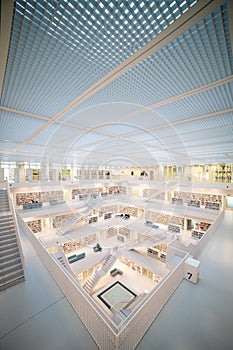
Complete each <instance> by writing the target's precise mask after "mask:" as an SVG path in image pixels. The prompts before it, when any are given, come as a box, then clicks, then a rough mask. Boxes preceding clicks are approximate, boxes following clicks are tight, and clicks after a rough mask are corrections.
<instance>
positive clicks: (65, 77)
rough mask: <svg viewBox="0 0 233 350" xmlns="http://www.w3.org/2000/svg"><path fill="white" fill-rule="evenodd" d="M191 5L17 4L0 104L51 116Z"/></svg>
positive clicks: (189, 0)
mask: <svg viewBox="0 0 233 350" xmlns="http://www.w3.org/2000/svg"><path fill="white" fill-rule="evenodd" d="M195 2H196V1H194V0H184V1H182V3H180V1H145V2H143V1H141V2H140V3H139V4H138V2H135V1H121V2H119V1H118V0H117V1H102V2H101V1H67V0H61V1H55V0H54V1H52V0H50V1H43V0H40V1H35V0H27V1H26V0H18V1H16V2H15V10H14V22H13V29H12V37H11V43H10V51H9V57H8V62H7V71H6V76H5V82H4V89H3V96H2V103H3V104H5V105H8V106H9V105H10V106H11V107H13V108H16V109H20V110H24V111H25V110H26V111H28V112H32V113H36V114H42V115H45V116H48V117H51V116H53V115H54V114H56V113H57V112H58V111H59V110H61V109H62V108H64V107H65V106H66V105H67V104H69V103H70V102H71V101H72V100H73V99H74V98H76V97H77V96H79V95H80V94H81V93H82V92H83V91H85V90H86V89H87V88H89V87H90V86H91V85H93V84H94V83H95V82H96V81H98V80H99V79H100V78H101V77H103V76H104V75H105V74H106V73H108V72H109V71H110V70H112V69H113V68H114V67H116V66H118V65H119V64H120V63H121V62H123V61H124V60H125V59H127V58H128V57H129V56H130V55H132V54H133V53H134V52H136V51H137V50H138V49H139V48H141V47H142V46H143V45H144V44H146V43H147V42H148V41H150V40H151V39H152V38H153V37H155V36H156V35H157V34H159V33H160V32H161V31H162V30H163V29H165V28H166V27H167V26H169V24H171V23H173V22H174V20H175V19H176V18H179V17H180V16H181V14H182V13H184V12H186V11H187V10H188V9H189V8H190V6H192V5H193V4H194V3H195Z"/></svg>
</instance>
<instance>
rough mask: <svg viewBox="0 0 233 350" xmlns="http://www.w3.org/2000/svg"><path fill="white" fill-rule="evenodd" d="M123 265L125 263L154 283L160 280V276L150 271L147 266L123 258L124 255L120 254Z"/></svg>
mask: <svg viewBox="0 0 233 350" xmlns="http://www.w3.org/2000/svg"><path fill="white" fill-rule="evenodd" d="M119 260H120V261H121V262H122V263H123V264H124V265H126V266H127V267H128V268H129V269H132V270H133V271H135V272H137V273H139V274H141V275H143V276H145V277H147V278H149V279H151V280H152V281H153V282H154V283H156V284H157V283H159V282H160V281H161V276H159V275H158V274H156V273H153V272H152V271H150V270H148V269H147V268H145V267H143V266H141V265H140V264H139V263H137V262H135V261H132V260H129V259H127V258H125V257H124V256H121V257H120V259H119Z"/></svg>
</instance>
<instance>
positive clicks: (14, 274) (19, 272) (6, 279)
mask: <svg viewBox="0 0 233 350" xmlns="http://www.w3.org/2000/svg"><path fill="white" fill-rule="evenodd" d="M23 275H24V273H23V269H22V267H21V268H20V269H18V270H16V271H13V272H9V273H8V274H6V275H4V276H3V277H0V286H1V285H2V284H4V283H6V282H9V281H11V280H13V279H16V278H18V277H20V276H23Z"/></svg>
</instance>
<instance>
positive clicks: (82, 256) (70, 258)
mask: <svg viewBox="0 0 233 350" xmlns="http://www.w3.org/2000/svg"><path fill="white" fill-rule="evenodd" d="M85 255H86V253H81V254H78V255H76V254H75V255H72V256H70V257H69V258H68V261H69V263H70V264H72V263H73V262H75V261H78V260H81V259H83V258H85Z"/></svg>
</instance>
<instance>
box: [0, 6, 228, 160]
mask: <svg viewBox="0 0 233 350" xmlns="http://www.w3.org/2000/svg"><path fill="white" fill-rule="evenodd" d="M228 3H229V2H228V1H226V2H224V1H220V0H202V1H200V0H199V1H196V0H183V1H179V0H156V1H154V0H151V1H142V0H137V1H136V0H132V1H126V0H122V1H119V0H110V1H104V0H99V1H87V0H79V1H76V0H59V1H55V0H48V1H47V0H46V1H45V0H38V1H35V0H27V1H26V0H15V1H14V12H13V17H12V30H11V37H10V42H9V49H8V59H7V64H6V69H5V73H4V81H3V84H2V91H1V101H0V122H1V131H0V160H4V161H5V160H12V159H13V160H16V161H27V160H28V159H29V160H31V161H38V160H40V161H43V159H45V158H46V161H47V160H48V159H51V161H53V162H57V163H60V162H65V163H74V162H77V161H79V162H82V163H83V162H87V163H88V162H90V163H93V162H94V163H96V164H97V165H98V164H102V163H103V162H108V163H110V162H111V161H112V162H113V163H114V164H117V162H118V163H119V165H121V159H122V164H124V165H125V164H126V163H127V159H128V163H129V164H131V163H132V162H135V164H140V162H143V163H145V161H147V162H148V165H150V164H154V163H155V162H156V163H160V164H163V165H166V164H168V163H169V164H170V163H171V162H174V163H182V162H184V161H185V162H186V163H192V162H196V161H197V159H200V158H201V159H202V156H201V154H202V152H201V150H202V148H203V147H204V149H205V152H203V154H205V155H208V144H209V156H206V161H207V162H209V159H212V160H213V161H214V156H215V154H216V161H217V160H219V150H222V152H223V151H224V153H225V155H223V161H224V159H227V157H229V155H232V149H233V130H232V125H233V112H232V109H233V57H232V46H231V43H232V38H231V26H230V24H229V22H230V18H229V5H228ZM208 9H211V10H208ZM160 38H161V39H160ZM0 44H1V45H2V44H3V43H2V41H1V42H0ZM19 131H20V132H19ZM224 140H225V141H224ZM7 145H9V148H7ZM152 145H153V146H152ZM198 145H199V149H198ZM182 150H183V154H182ZM224 157H225V158H224ZM202 162H204V159H202Z"/></svg>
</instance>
